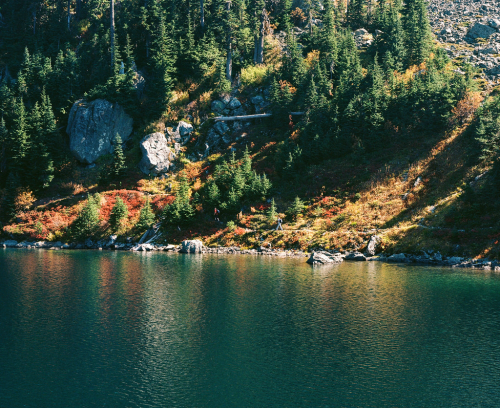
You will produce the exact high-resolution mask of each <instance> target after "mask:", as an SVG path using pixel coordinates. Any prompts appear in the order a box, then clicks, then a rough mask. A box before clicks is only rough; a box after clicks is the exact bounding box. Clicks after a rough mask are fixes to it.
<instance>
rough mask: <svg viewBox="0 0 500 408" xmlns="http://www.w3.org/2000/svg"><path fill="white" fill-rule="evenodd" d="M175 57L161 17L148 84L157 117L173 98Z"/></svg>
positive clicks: (156, 33)
mask: <svg viewBox="0 0 500 408" xmlns="http://www.w3.org/2000/svg"><path fill="white" fill-rule="evenodd" d="M174 63H175V56H174V53H173V45H172V38H171V36H170V34H169V33H168V32H167V27H166V25H165V16H164V14H163V13H162V14H161V15H160V21H159V24H158V27H157V29H156V31H155V32H154V36H153V39H152V43H151V59H150V63H149V65H150V68H151V74H152V75H151V79H150V81H149V84H148V94H149V98H150V104H151V109H152V110H153V112H154V113H155V114H156V115H161V114H162V113H163V112H164V111H165V109H166V108H167V105H168V103H169V101H170V98H171V97H172V86H173V82H172V74H173V72H174Z"/></svg>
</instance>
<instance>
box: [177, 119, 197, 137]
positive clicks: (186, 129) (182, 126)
mask: <svg viewBox="0 0 500 408" xmlns="http://www.w3.org/2000/svg"><path fill="white" fill-rule="evenodd" d="M176 130H177V131H178V132H179V134H180V135H181V137H185V136H189V135H190V134H191V133H192V132H193V125H191V124H189V123H187V122H184V121H182V120H181V121H180V122H179V123H178V125H177V129H176Z"/></svg>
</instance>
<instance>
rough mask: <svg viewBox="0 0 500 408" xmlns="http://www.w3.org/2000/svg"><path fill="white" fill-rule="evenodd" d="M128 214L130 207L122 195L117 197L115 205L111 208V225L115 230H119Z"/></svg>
mask: <svg viewBox="0 0 500 408" xmlns="http://www.w3.org/2000/svg"><path fill="white" fill-rule="evenodd" d="M127 216H128V207H127V205H126V204H125V203H124V202H123V200H122V199H121V198H120V197H116V201H115V205H114V206H113V209H112V210H111V215H110V217H109V225H110V227H111V230H112V231H113V232H116V231H118V229H119V228H120V227H121V224H122V221H123V219H124V218H126V217H127Z"/></svg>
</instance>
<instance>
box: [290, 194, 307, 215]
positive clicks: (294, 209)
mask: <svg viewBox="0 0 500 408" xmlns="http://www.w3.org/2000/svg"><path fill="white" fill-rule="evenodd" d="M304 208H305V205H304V203H303V202H302V200H301V199H300V198H299V197H298V196H297V197H295V200H294V201H293V204H292V205H291V206H290V208H289V209H288V211H287V215H288V216H290V217H291V218H292V219H293V220H295V219H297V217H298V216H299V215H300V214H302V211H304Z"/></svg>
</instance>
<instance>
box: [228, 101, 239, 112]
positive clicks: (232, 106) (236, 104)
mask: <svg viewBox="0 0 500 408" xmlns="http://www.w3.org/2000/svg"><path fill="white" fill-rule="evenodd" d="M240 106H241V102H240V101H239V100H238V99H237V98H232V99H231V100H230V101H229V103H228V105H227V107H228V108H229V109H231V110H234V109H238V108H239V107H240Z"/></svg>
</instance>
